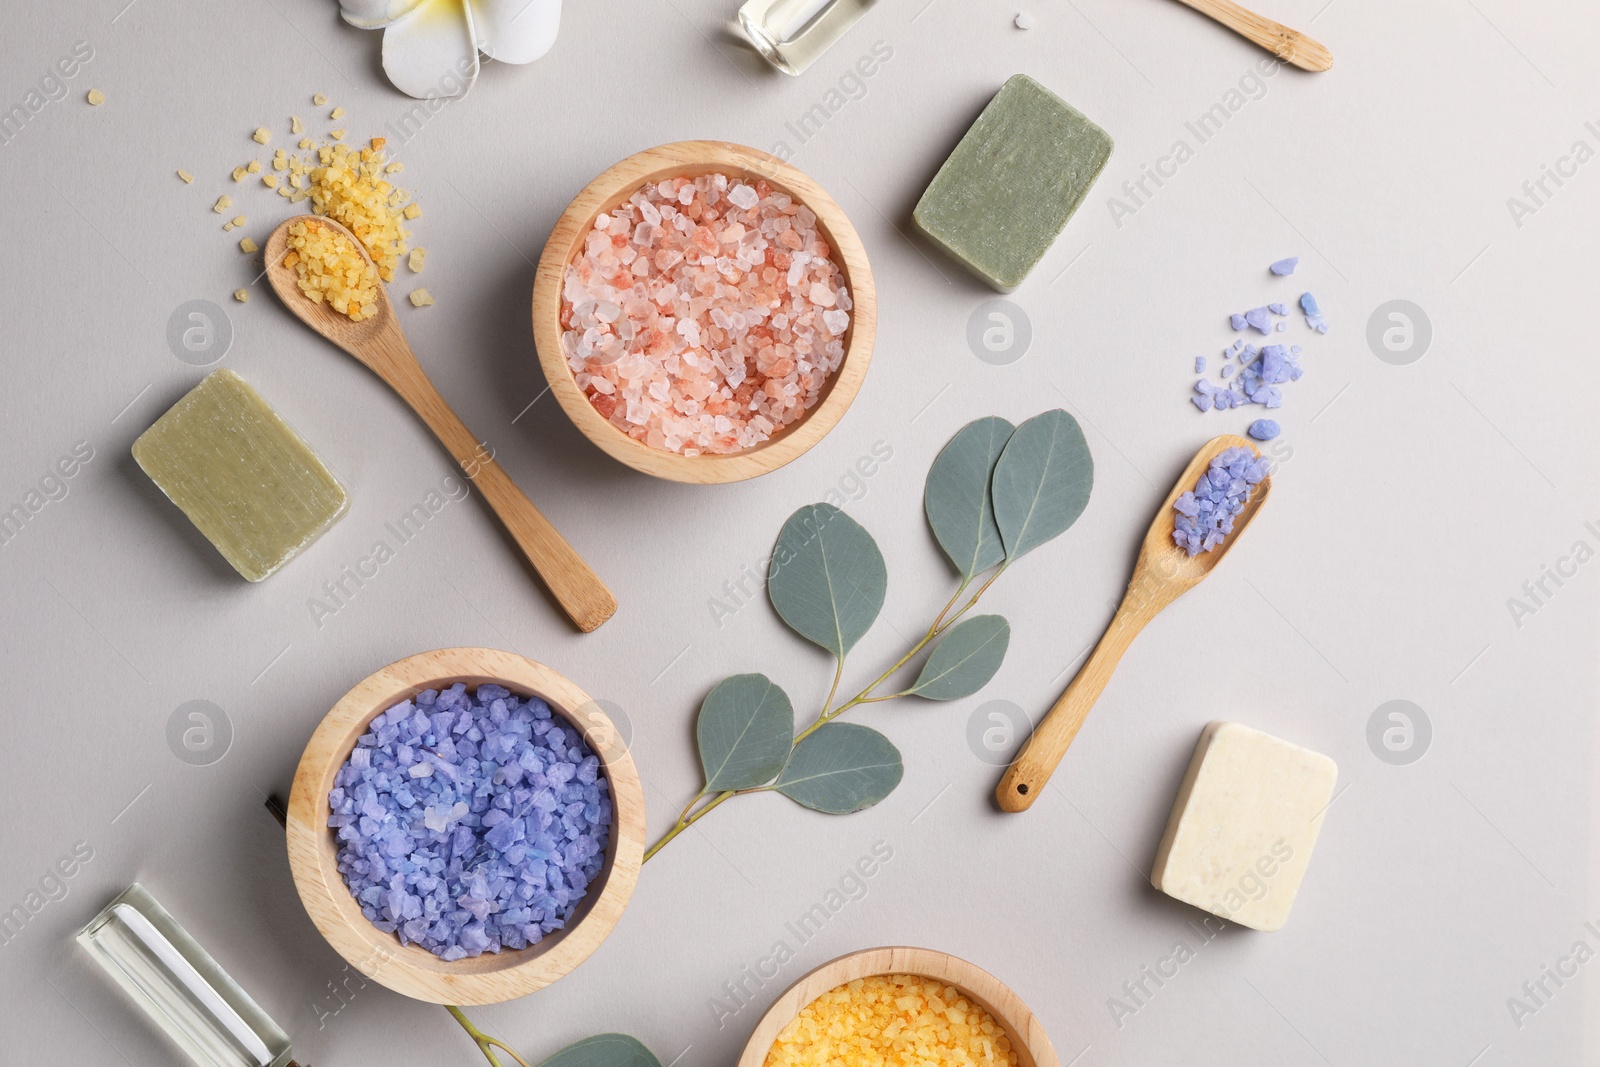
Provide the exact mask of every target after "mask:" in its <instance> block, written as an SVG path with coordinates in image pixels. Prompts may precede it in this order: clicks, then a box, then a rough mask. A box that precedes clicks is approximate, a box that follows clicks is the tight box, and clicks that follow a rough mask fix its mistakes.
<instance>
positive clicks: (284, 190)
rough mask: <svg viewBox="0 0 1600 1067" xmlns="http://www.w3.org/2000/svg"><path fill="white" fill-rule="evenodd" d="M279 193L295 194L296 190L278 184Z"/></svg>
mask: <svg viewBox="0 0 1600 1067" xmlns="http://www.w3.org/2000/svg"><path fill="white" fill-rule="evenodd" d="M278 195H279V196H293V195H294V192H293V190H291V189H290V188H289V187H288V186H287V185H280V186H278Z"/></svg>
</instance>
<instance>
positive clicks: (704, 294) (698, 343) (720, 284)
mask: <svg viewBox="0 0 1600 1067" xmlns="http://www.w3.org/2000/svg"><path fill="white" fill-rule="evenodd" d="M722 178H725V179H726V182H725V183H721V182H720V179H722ZM685 179H687V180H688V182H689V183H690V184H691V185H693V184H694V183H696V182H697V181H704V180H708V179H709V180H710V181H712V182H718V183H720V187H718V188H715V189H714V190H707V189H700V190H695V189H693V188H690V189H686V190H679V189H678V183H679V182H680V181H682V180H685ZM663 183H665V185H664V184H663ZM663 188H666V189H669V190H671V191H672V192H671V193H670V195H666V198H665V199H662V197H663V193H662V190H663ZM746 188H754V189H757V190H759V195H755V196H753V195H752V194H750V193H748V192H745V191H744V190H745V189H746ZM680 192H681V201H680V200H679V199H678V196H679V193H680ZM641 198H642V199H646V200H649V201H650V205H649V208H648V210H647V209H646V208H645V206H644V205H643V204H641V203H639V201H640V199H641ZM741 200H745V201H747V202H746V203H741ZM775 212H782V213H787V214H788V215H789V217H790V218H792V219H795V220H796V221H795V224H794V225H793V226H792V227H791V228H789V229H788V231H787V233H785V231H784V230H783V229H782V220H781V219H779V218H777V217H776V215H775ZM624 216H627V217H626V218H625V217H624ZM641 223H644V224H646V225H643V226H641ZM769 224H776V225H777V228H774V227H773V226H772V225H769ZM608 226H609V227H610V228H609V229H608ZM684 227H687V228H684ZM641 230H644V231H645V232H644V234H642V235H641V233H640V231H641ZM802 233H803V234H804V235H805V236H804V238H802V237H800V236H798V235H799V234H802ZM657 238H659V239H657ZM691 239H692V240H693V241H700V242H703V245H702V246H695V245H691V246H690V247H687V248H685V247H682V246H683V245H689V244H690V242H691ZM785 240H786V241H788V242H789V243H788V244H787V245H786V244H783V243H782V241H785ZM597 242H598V243H597ZM674 244H676V245H677V246H679V247H677V248H673V247H671V246H673V245H674ZM824 247H825V249H826V251H825V253H822V254H820V255H816V254H814V253H815V250H816V249H818V248H824ZM674 252H677V253H681V254H679V255H678V256H677V258H674ZM597 260H600V261H603V265H602V263H597V262H596V261H597ZM619 260H620V261H619ZM691 266H692V267H693V269H692V271H691V270H690V269H689V268H690V267H691ZM579 270H581V271H582V276H581V277H578V278H577V279H576V280H574V273H573V272H576V271H579ZM698 285H704V286H705V288H704V289H703V290H702V289H697V288H695V287H696V286H698ZM763 286H765V288H763ZM819 286H820V288H819ZM669 289H670V292H669ZM674 296H676V297H677V299H674ZM630 297H631V298H632V299H631V301H630V299H629V298H630ZM813 301H814V303H813ZM877 317H878V312H877V295H876V290H875V289H874V287H873V281H872V268H871V267H870V266H869V265H868V263H867V253H866V249H865V248H863V247H862V244H861V238H860V237H859V236H858V235H857V233H856V231H855V227H854V226H852V225H851V224H850V220H849V219H848V218H847V217H846V216H845V213H844V211H843V210H842V209H841V208H840V207H839V205H838V204H836V203H835V202H834V201H833V198H832V197H830V196H829V195H828V194H827V193H826V192H825V191H824V190H823V189H822V187H821V186H819V185H818V184H817V183H816V182H814V181H812V180H811V179H810V178H809V177H807V176H806V175H805V174H803V173H801V172H800V171H799V170H797V169H795V168H794V167H791V166H790V165H788V164H787V163H785V162H783V161H782V160H780V159H778V158H777V157H776V156H773V155H770V154H768V153H766V152H762V151H760V150H759V149H755V148H749V147H746V146H744V145H737V144H730V143H728V142H725V141H679V142H676V143H673V144H666V145H661V146H660V147H657V148H651V149H648V150H646V151H643V152H639V153H637V154H636V155H632V156H629V157H628V158H627V159H624V160H623V161H622V162H620V163H618V164H616V165H615V166H613V167H611V168H610V169H609V170H607V171H605V173H603V174H601V175H600V176H599V177H597V178H595V179H594V180H593V181H592V182H590V183H589V184H588V185H587V186H586V187H585V188H584V189H583V191H582V192H580V193H579V194H578V195H577V196H576V197H575V198H574V199H573V201H572V203H571V204H569V205H568V206H567V209H566V211H565V212H563V213H562V215H561V218H560V219H559V220H558V221H557V223H556V226H555V229H554V230H553V231H552V232H551V234H550V239H549V241H548V242H546V244H545V246H544V253H543V255H542V256H541V257H540V259H539V269H538V274H537V277H536V279H535V282H534V289H533V336H534V341H535V343H536V344H537V346H538V350H539V362H540V365H541V366H542V367H543V369H544V375H545V378H546V380H547V381H548V382H549V385H550V391H551V392H552V393H553V394H554V395H555V398H556V401H557V402H558V403H559V404H560V405H561V408H562V410H563V411H565V412H566V413H567V416H568V417H569V418H571V419H572V421H573V423H574V424H576V425H577V427H578V429H579V430H581V431H582V432H583V434H584V436H586V437H587V438H589V440H591V441H593V442H594V443H595V444H596V445H598V446H599V447H600V448H601V449H603V450H604V451H605V452H607V453H609V454H610V455H611V456H612V457H614V458H615V459H618V460H620V461H621V462H623V463H626V464H627V465H628V466H630V467H633V468H634V469H635V470H640V471H643V472H644V473H646V474H650V475H654V476H655V477H657V478H666V479H668V480H670V481H677V482H689V483H695V484H709V483H716V482H733V481H740V480H743V479H746V478H754V477H756V476H757V475H761V474H766V473H767V472H769V471H773V470H776V469H777V468H779V467H781V466H783V465H784V464H786V463H788V462H790V461H791V460H793V459H795V458H796V457H798V456H800V455H801V454H802V453H804V452H805V451H806V450H808V449H809V448H811V447H812V446H813V445H815V444H816V443H817V442H818V441H820V440H822V438H823V436H824V435H826V434H827V433H828V431H829V430H831V429H833V427H834V426H835V425H836V424H837V423H838V422H839V420H840V419H841V418H842V417H843V416H844V413H845V411H846V409H848V408H849V407H850V404H851V402H852V401H853V400H854V399H855V396H856V393H857V392H858V391H859V390H860V388H861V383H862V380H863V379H864V378H865V377H866V373H867V364H868V362H870V360H871V358H872V344H873V338H874V335H875V334H876V332H877ZM641 383H649V388H645V387H644V386H643V384H641ZM774 394H775V395H774Z"/></svg>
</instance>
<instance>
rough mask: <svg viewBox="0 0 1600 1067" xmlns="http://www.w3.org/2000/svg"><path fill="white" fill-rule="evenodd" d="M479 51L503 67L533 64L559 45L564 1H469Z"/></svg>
mask: <svg viewBox="0 0 1600 1067" xmlns="http://www.w3.org/2000/svg"><path fill="white" fill-rule="evenodd" d="M468 4H469V5H470V6H471V8H472V22H473V26H474V27H475V29H476V30H477V34H478V47H479V48H481V49H482V50H483V53H484V55H487V56H489V57H490V58H491V59H495V60H498V61H499V62H501V63H532V62H533V61H534V60H536V59H538V58H539V57H540V56H542V55H544V54H545V53H546V52H548V51H550V46H551V45H553V44H555V43H556V31H557V30H559V29H560V28H561V0H468Z"/></svg>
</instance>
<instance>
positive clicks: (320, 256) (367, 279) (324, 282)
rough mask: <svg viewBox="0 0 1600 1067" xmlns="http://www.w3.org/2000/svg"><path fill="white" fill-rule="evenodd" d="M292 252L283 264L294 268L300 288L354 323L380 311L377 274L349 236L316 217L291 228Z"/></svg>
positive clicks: (310, 296) (312, 298)
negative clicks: (378, 306)
mask: <svg viewBox="0 0 1600 1067" xmlns="http://www.w3.org/2000/svg"><path fill="white" fill-rule="evenodd" d="M288 245H289V252H288V253H287V254H286V255H285V256H284V257H283V265H284V266H286V267H291V268H293V269H294V272H295V275H296V279H297V281H298V283H299V285H300V291H301V292H302V293H304V294H305V295H306V296H307V297H308V298H310V299H311V300H312V301H313V302H315V303H319V304H320V303H323V302H324V301H325V302H326V303H327V305H328V306H329V307H331V308H333V310H335V311H337V312H339V313H340V314H341V315H348V316H350V319H351V321H353V322H362V321H364V320H366V319H370V318H371V317H372V316H373V315H374V314H375V313H376V311H377V303H378V284H379V283H378V274H377V271H375V270H373V268H372V264H371V263H369V262H368V261H367V259H366V257H364V256H363V255H362V254H361V252H360V251H359V250H358V249H357V248H356V246H355V245H353V244H351V243H350V240H349V238H347V237H345V235H344V234H342V233H340V232H339V231H338V230H335V229H333V228H332V227H329V226H324V225H322V224H321V223H319V222H317V221H316V220H315V219H311V220H308V221H306V222H296V223H294V224H293V225H291V226H290V227H289V241H288Z"/></svg>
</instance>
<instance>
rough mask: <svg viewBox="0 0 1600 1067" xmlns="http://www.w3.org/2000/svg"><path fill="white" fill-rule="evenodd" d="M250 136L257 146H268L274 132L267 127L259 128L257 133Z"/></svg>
mask: <svg viewBox="0 0 1600 1067" xmlns="http://www.w3.org/2000/svg"><path fill="white" fill-rule="evenodd" d="M250 136H251V138H252V139H253V140H254V141H255V142H256V143H257V144H266V143H267V142H268V141H270V140H272V131H271V130H269V129H267V128H266V127H265V126H257V127H256V132H255V133H252V134H251V135H250Z"/></svg>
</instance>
